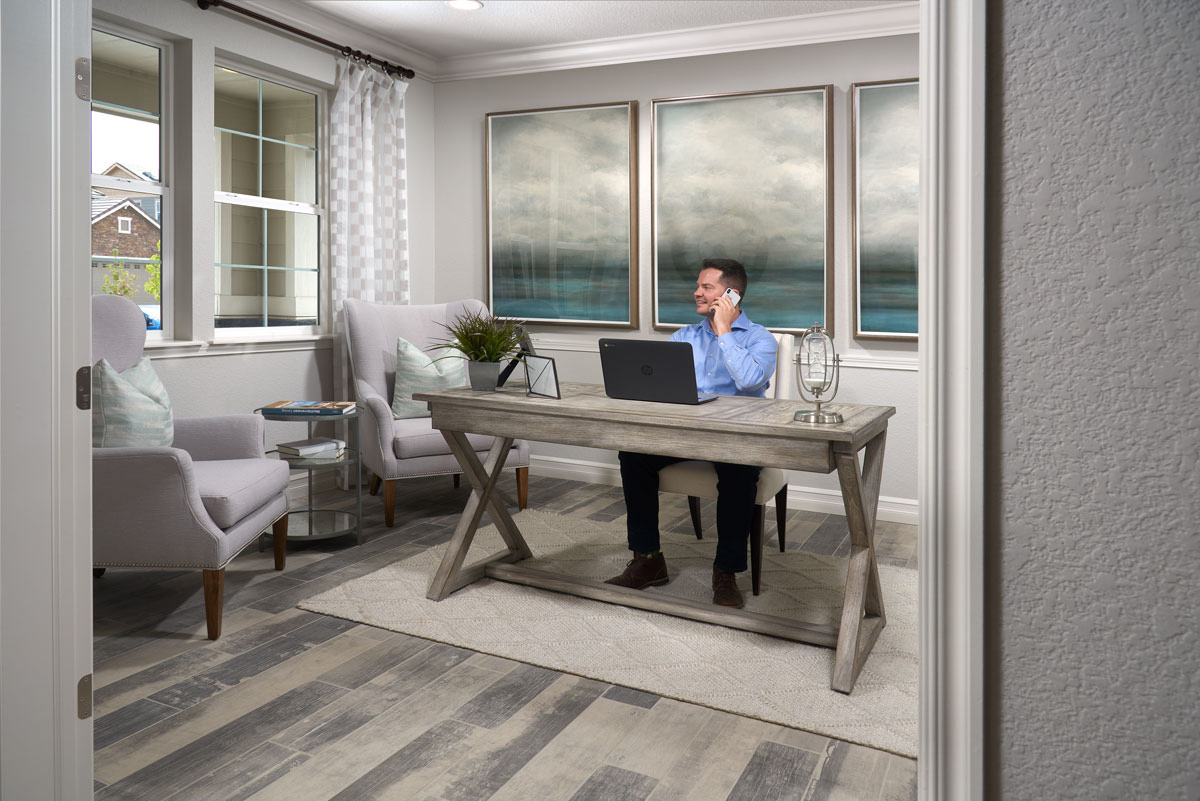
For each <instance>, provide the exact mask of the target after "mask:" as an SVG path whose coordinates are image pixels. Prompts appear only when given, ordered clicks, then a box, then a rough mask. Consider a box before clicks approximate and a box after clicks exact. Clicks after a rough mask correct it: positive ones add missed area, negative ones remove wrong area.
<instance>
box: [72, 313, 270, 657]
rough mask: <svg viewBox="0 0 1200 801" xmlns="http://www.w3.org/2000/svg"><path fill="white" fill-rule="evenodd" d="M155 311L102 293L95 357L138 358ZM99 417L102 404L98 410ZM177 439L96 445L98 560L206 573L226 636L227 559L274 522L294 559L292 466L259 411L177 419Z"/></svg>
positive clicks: (216, 623) (118, 364) (209, 616)
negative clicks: (267, 439)
mask: <svg viewBox="0 0 1200 801" xmlns="http://www.w3.org/2000/svg"><path fill="white" fill-rule="evenodd" d="M145 344H146V318H145V317H144V316H143V315H142V311H141V309H139V308H138V307H137V305H136V304H135V303H134V302H133V301H132V300H130V299H129V298H123V297H120V296H117V295H96V296H94V297H93V298H92V361H93V362H99V361H100V360H101V359H107V360H108V363H109V364H110V365H111V366H112V367H113V368H114V369H116V370H117V371H119V372H125V371H126V370H128V369H129V368H130V367H132V366H134V365H135V364H137V363H138V361H139V360H140V359H141V358H142V351H143V348H144V347H145ZM92 413H93V415H95V414H99V413H100V410H99V409H93V412H92ZM173 426H174V432H175V435H174V440H173V441H172V443H171V445H170V446H159V445H154V446H151V445H138V446H134V447H119V448H109V447H100V448H92V565H93V571H92V572H93V574H94V575H95V576H96V577H97V578H99V577H100V576H102V575H103V574H104V570H105V568H106V567H109V566H119V567H152V568H163V567H167V568H182V569H193V570H197V569H198V570H201V571H203V584H204V615H205V620H206V622H207V624H208V639H210V640H215V639H217V638H218V637H220V636H221V607H222V602H223V600H224V594H225V566H226V565H227V564H229V562H230V561H231V560H232V559H233V558H234V557H235V556H237V555H238V554H239V553H240V552H241V551H242V549H244V548H245V547H246V546H247V545H249V544H250V543H252V542H254V541H256V540H257V539H258V536H259V535H260V534H261V533H262V532H263V531H265V530H266V529H268V528H270V529H271V531H272V534H273V538H274V545H275V569H276V570H283V567H284V562H285V561H286V559H287V528H288V501H287V496H286V495H285V494H284V493H285V491H286V490H287V484H288V472H289V471H288V466H287V463H286V462H282V461H280V460H278V459H268V458H266V453H265V451H264V448H263V418H262V415H258V414H231V415H225V416H221V417H192V418H181V417H176V418H174V420H173Z"/></svg>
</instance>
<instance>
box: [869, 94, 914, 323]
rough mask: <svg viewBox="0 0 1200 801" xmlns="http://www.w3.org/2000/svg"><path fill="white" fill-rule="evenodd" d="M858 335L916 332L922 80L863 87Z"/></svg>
mask: <svg viewBox="0 0 1200 801" xmlns="http://www.w3.org/2000/svg"><path fill="white" fill-rule="evenodd" d="M856 89H857V92H856V101H857V102H856V107H855V115H856V116H855V126H856V131H857V135H858V142H857V153H856V162H855V170H856V173H857V176H856V177H857V184H858V185H857V203H858V206H857V209H856V214H857V220H856V230H857V232H858V243H857V245H858V274H857V280H858V291H857V297H858V309H857V320H858V324H857V330H856V331H855V334H856V335H863V336H868V337H885V338H896V339H913V338H915V337H916V334H917V231H918V226H917V219H918V208H919V197H918V192H919V182H918V173H919V169H918V162H919V159H920V152H921V144H920V118H919V116H918V110H917V84H916V83H898V84H884V85H874V86H870V85H860V86H858V87H856Z"/></svg>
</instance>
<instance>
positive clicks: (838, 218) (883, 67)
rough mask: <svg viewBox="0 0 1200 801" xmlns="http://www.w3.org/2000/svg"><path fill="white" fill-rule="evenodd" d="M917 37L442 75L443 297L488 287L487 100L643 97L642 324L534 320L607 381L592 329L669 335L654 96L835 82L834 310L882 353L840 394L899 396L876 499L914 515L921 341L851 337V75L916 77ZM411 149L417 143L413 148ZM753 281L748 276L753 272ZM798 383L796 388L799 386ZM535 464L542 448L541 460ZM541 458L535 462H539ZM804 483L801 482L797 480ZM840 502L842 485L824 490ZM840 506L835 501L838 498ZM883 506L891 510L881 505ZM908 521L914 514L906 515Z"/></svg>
mask: <svg viewBox="0 0 1200 801" xmlns="http://www.w3.org/2000/svg"><path fill="white" fill-rule="evenodd" d="M917 56H918V53H917V37H916V36H895V37H887V38H880V39H869V40H861V41H849V42H838V43H832V44H817V45H806V46H801V47H787V48H775V49H767V50H756V51H748V52H741V53H726V54H719V55H710V56H699V57H693V58H679V59H667V60H662V61H647V62H640V63H634V64H620V65H616V66H606V67H594V68H587V69H575V70H559V71H551V72H542V73H537V74H532V75H517V76H507V77H500V78H483V79H477V80H466V81H454V82H447V83H439V84H437V85H436V86H435V89H436V94H437V103H436V110H437V121H436V126H435V127H436V129H437V134H438V138H437V154H436V158H437V168H436V209H437V214H436V219H437V222H436V229H435V235H436V272H437V279H436V297H437V300H438V301H439V302H445V301H448V300H452V299H455V298H461V297H464V296H476V297H484V292H485V277H486V269H487V267H486V265H487V257H486V246H485V241H484V221H485V217H484V214H485V209H484V179H485V169H484V115H485V114H487V113H488V112H492V111H512V110H518V109H532V108H548V107H554V106H568V105H578V104H586V103H602V102H618V101H625V100H637V101H638V112H639V120H638V139H639V144H638V170H639V176H638V188H639V199H638V212H639V242H640V256H639V259H640V267H639V275H640V280H641V283H640V289H639V299H640V306H641V315H640V317H641V326H640V331H636V332H630V331H627V330H626V331H616V332H614V331H612V330H611V329H598V328H582V327H563V326H540V327H539V326H534V327H533V330H534V333H535V341H536V342H538V344H539V350H540V351H544V352H546V353H547V354H549V355H551V356H554V357H555V359H556V362H558V368H559V373H560V378H561V379H562V380H574V381H590V382H595V383H599V382H600V381H601V375H600V362H599V354H598V349H597V345H596V340H597V338H598V337H599V336H633V337H662V338H665V337H666V336H667V332H654V331H653V330H652V329H651V321H652V319H653V315H652V309H651V305H650V304H651V263H652V262H651V249H650V247H651V241H650V211H651V206H650V172H651V148H650V134H651V100H652V99H654V98H665V97H684V96H693V95H701V94H717V93H722V92H739V91H749V90H757V89H781V88H786V87H795V86H815V85H823V84H833V85H834V86H835V93H834V101H833V106H834V201H833V202H834V213H835V226H834V231H833V239H834V249H835V253H834V261H835V281H836V289H835V296H836V301H837V308H836V313H835V321H836V330H837V347H838V350H839V352H841V353H844V354H846V355H847V356H849V357H851V359H853V358H856V357H857V358H860V359H872V358H874V359H876V361H875V362H874V363H875V364H879V363H880V362H882V363H884V364H885V365H887V366H886V367H885V368H883V369H881V368H879V367H869V368H868V367H863V366H859V367H852V368H851V369H847V370H846V371H845V374H844V376H843V379H842V387H841V391H840V393H839V396H838V399H839V400H842V401H847V402H852V403H873V404H880V405H894V406H896V407H897V416H896V417H895V418H894V419H893V421H892V424H891V427H890V428H889V432H888V446H887V452H886V453H887V456H886V462H885V467H884V472H883V486H882V489H881V494H882V495H883V496H885V498H884V500H883V502H882V504H881V506H887V505H888V502H889V499H899V500H900V502H899V503H897V504H895V506H896V507H897V508H899V509H902V510H904V511H905V513H907V514H908V515H915V509H916V507H915V499H916V497H917V488H916V475H917V470H916V459H917V457H916V453H917V448H916V443H917V434H916V410H917V406H916V403H917V373H916V345H915V343H903V342H871V343H861V342H856V341H854V340H852V338H851V337H850V336H849V333H848V331H849V328H850V326H851V321H852V319H853V318H852V312H851V289H850V288H851V283H850V282H851V260H852V255H851V254H852V250H851V241H850V236H851V234H850V228H849V219H850V212H851V205H850V204H851V197H850V193H849V191H848V189H849V167H848V164H849V162H848V157H849V147H850V125H849V103H848V99H849V98H848V91H849V88H850V84H851V83H854V82H857V81H873V80H886V79H890V78H913V77H916V75H917ZM409 152H410V158H419V157H420V154H417V153H414V152H413V151H412V150H411V149H410V151H409ZM751 281H753V276H751ZM792 391H793V392H794V388H793V390H792ZM531 452H532V453H533V454H534V456H535V457H537V456H539V455H541V456H550V457H554V458H559V459H578V460H584V461H585V462H592V463H599V464H615V461H616V457H615V454H613V453H611V452H607V451H591V450H588V449H581V448H566V447H564V446H554V445H546V444H541V443H535V444H533V445H531ZM536 464H537V462H536V459H535V465H536ZM535 469H536V468H535ZM789 483H791V484H792V485H793V487H794V488H795V487H797V486H798V487H801V488H804V489H810V490H815V491H816V495H815V497H817V498H818V499H820V498H821V497H822V496H821V495H820V493H821V492H825V493H829V492H832V491H834V490H836V488H837V482H836V479H834V478H833V477H831V476H818V475H814V474H811V473H793V474H792V476H791V481H790V482H789ZM802 491H803V490H802ZM824 497H826V498H828V499H831V500H832V501H834V503H835V504H837V503H840V501H838V500H837V498H836V496H828V495H826V496H824ZM835 508H836V507H835ZM880 515H881V517H884V518H887V517H888V516H889V513H888V510H887V509H885V508H881V511H880ZM909 522H916V521H915V519H909Z"/></svg>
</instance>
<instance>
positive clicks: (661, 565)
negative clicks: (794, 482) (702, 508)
mask: <svg viewBox="0 0 1200 801" xmlns="http://www.w3.org/2000/svg"><path fill="white" fill-rule="evenodd" d="M746 283H747V279H746V268H745V267H743V266H742V265H741V264H740V263H739V262H736V261H734V260H733V259H705V260H704V261H703V262H701V265H700V277H699V278H697V279H696V291H695V292H693V293H692V297H693V299H694V300H695V301H696V314H699V315H701V316H702V317H703V318H704V319H703V320H701V321H700V322H698V323H695V324H693V325H689V326H687V327H685V328H681V329H679V330H678V331H676V332H675V333H674V334H672V335H671V341H673V342H690V343H691V345H692V355H693V357H694V359H695V363H696V388H697V389H698V390H699V391H700V392H703V393H711V394H716V395H751V396H754V397H758V398H761V397H762V396H763V394H764V393H765V392H766V389H767V380H768V379H769V378H770V376H771V373H773V372H775V353H776V349H777V345H776V343H775V337H773V336H772V335H771V333H770V332H769V331H767V329H765V328H763V327H762V326H761V325H758V324H756V323H752V322H750V318H749V317H747V316H746V314H745V313H744V312H742V311H741V309H739V308H738V305H737V303H735V302H734V301H733V300H732V299H731V298H729V297H726V296H725V295H724V293H725V290H726V289H728V288H732V289H733V290H734V291H736V292H737V293H738V294H739V295H741V296H742V297H745V295H746ZM730 455H731V456H735V455H736V454H730ZM618 456H619V458H620V460H621V484H622V485H623V487H624V490H625V507H626V510H627V513H628V518H627V523H626V526H627V531H628V537H629V550H631V551H633V559H631V560H630V561H629V564H628V565H626V566H625V572H623V573H622V574H621V575H619V576H614V577H613V578H610V579H608V581H607V583H609V584H617V585H619V586H622V587H632V588H634V589H638V590H640V589H642V588H643V587H653V586H658V585H660V584H666V583H667V582H668V581H670V580H671V577H670V575H669V574H668V573H667V562H666V559H664V558H663V554H662V551H661V550H659V539H658V471H659V470H661V469H663V468H664V467H666V466H667V465H669V464H674V463H675V462H682V461H685V460H684V459H680V458H678V457H674V456H658V455H654V454H645V453H631V452H628V451H621V452H620V453H619V454H618ZM712 465H713V467H714V468H716V471H717V556H716V559H714V560H713V580H712V586H713V603H714V604H719V605H721V606H732V607H735V608H738V609H740V608H741V607H742V604H743V600H742V592H741V590H739V589H738V586H737V577H736V574H737V573H741V572H742V571H744V570H745V569H746V549H747V546H748V543H749V539H750V525H751V522H752V520H753V517H754V498H755V495H756V493H757V491H758V474H759V472H760V471H761V470H762V468H761V467H754V466H750V465H741V464H732V463H726V462H713V463H712Z"/></svg>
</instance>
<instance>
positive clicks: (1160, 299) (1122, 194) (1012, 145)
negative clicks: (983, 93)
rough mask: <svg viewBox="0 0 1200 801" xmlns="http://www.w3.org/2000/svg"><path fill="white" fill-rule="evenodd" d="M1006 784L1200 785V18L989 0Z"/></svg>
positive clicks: (994, 605)
mask: <svg viewBox="0 0 1200 801" xmlns="http://www.w3.org/2000/svg"><path fill="white" fill-rule="evenodd" d="M989 11H990V12H993V13H991V15H990V16H989V19H988V24H989V41H988V54H989V58H990V59H991V62H990V63H989V79H990V83H989V86H988V109H987V113H988V121H989V122H988V130H989V132H990V135H991V136H990V141H989V142H988V155H989V173H988V176H987V184H988V190H989V191H988V195H987V215H988V226H989V232H988V239H989V243H988V252H987V263H988V270H989V272H990V273H991V279H990V282H989V284H988V286H987V293H988V301H987V315H988V319H989V321H990V331H989V342H988V351H989V358H988V371H987V382H988V387H989V391H988V397H987V403H988V418H987V419H988V443H987V452H988V463H987V472H988V476H989V493H988V497H987V506H988V510H989V511H988V528H987V543H988V546H989V550H988V553H987V562H986V564H987V568H988V569H987V574H986V583H987V592H986V598H985V601H986V606H985V609H986V619H985V630H986V631H987V632H988V638H987V640H986V642H985V660H986V664H987V666H988V681H987V684H988V698H987V707H986V709H987V712H988V732H987V735H988V738H989V747H988V748H987V754H988V779H989V782H988V783H989V786H990V787H989V789H990V790H991V792H992V795H990V796H989V797H994V798H1001V797H1003V798H1045V799H1051V798H1053V799H1064V800H1066V799H1088V801H1113V800H1115V799H1121V800H1122V801H1124V800H1125V799H1134V798H1145V799H1150V798H1153V799H1163V800H1164V801H1165V800H1166V799H1178V800H1179V801H1183V800H1184V799H1188V800H1189V801H1190V800H1191V799H1196V798H1200V762H1198V761H1197V759H1196V752H1197V736H1198V734H1200V724H1198V720H1200V718H1198V717H1197V709H1198V708H1200V681H1198V679H1200V648H1198V647H1197V645H1198V639H1197V635H1198V632H1200V580H1198V579H1197V573H1198V572H1200V538H1198V537H1197V531H1198V527H1197V520H1198V519H1200V460H1198V454H1200V426H1197V424H1196V410H1197V408H1198V407H1200V358H1198V356H1200V290H1198V287H1200V270H1198V268H1197V260H1196V254H1197V253H1198V252H1200V228H1198V227H1197V220H1198V219H1200V193H1198V191H1197V187H1200V124H1198V123H1197V120H1200V93H1198V92H1197V88H1196V87H1197V83H1196V80H1197V77H1200V47H1198V46H1197V43H1200V15H1198V14H1197V13H1196V12H1197V6H1196V3H1195V0H1162V2H1157V3H1141V4H1128V3H1125V2H1123V0H1101V1H1100V2H1096V3H1088V4H1084V5H1081V4H1079V3H1072V2H1043V3H1023V2H1012V0H1006V1H1005V2H1002V3H996V4H989Z"/></svg>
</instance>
